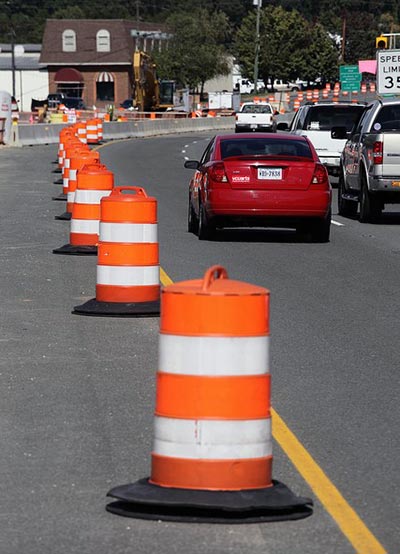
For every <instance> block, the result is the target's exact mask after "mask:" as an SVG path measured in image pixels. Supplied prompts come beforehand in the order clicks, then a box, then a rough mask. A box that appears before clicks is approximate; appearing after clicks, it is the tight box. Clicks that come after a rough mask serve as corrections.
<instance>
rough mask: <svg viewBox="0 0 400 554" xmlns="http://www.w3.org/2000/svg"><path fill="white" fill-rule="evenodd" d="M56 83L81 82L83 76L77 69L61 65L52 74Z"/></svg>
mask: <svg viewBox="0 0 400 554" xmlns="http://www.w3.org/2000/svg"><path fill="white" fill-rule="evenodd" d="M54 81H55V82H56V83H83V77H82V75H81V73H80V72H79V71H78V70H77V69H73V68H72V67H63V68H62V69H59V70H58V71H57V73H56V74H55V76H54Z"/></svg>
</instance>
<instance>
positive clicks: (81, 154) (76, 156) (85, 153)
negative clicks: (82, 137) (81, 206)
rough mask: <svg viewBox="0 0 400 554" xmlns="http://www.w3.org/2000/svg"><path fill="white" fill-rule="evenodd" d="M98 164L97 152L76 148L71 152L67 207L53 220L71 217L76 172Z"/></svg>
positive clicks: (76, 179)
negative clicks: (89, 165)
mask: <svg viewBox="0 0 400 554" xmlns="http://www.w3.org/2000/svg"><path fill="white" fill-rule="evenodd" d="M88 164H96V165H99V164H100V154H99V152H94V151H92V150H89V149H82V148H76V149H75V150H73V151H72V153H71V157H70V161H69V176H68V188H67V207H66V210H65V212H64V213H63V214H61V215H56V216H55V219H62V220H67V221H69V220H70V219H71V217H72V208H73V205H74V201H75V191H76V188H77V185H78V171H80V170H81V169H82V168H83V167H84V166H85V165H88Z"/></svg>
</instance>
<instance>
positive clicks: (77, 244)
mask: <svg viewBox="0 0 400 554" xmlns="http://www.w3.org/2000/svg"><path fill="white" fill-rule="evenodd" d="M113 186H114V174H113V173H112V172H111V171H110V170H108V169H107V167H106V166H105V165H102V164H89V165H85V166H83V167H82V169H81V170H80V171H79V172H78V182H77V188H76V191H75V201H74V205H73V208H72V217H71V227H70V235H69V244H65V245H64V246H62V247H61V248H57V249H55V250H53V253H54V254H77V255H83V254H94V255H95V254H97V244H98V242H99V225H100V200H101V199H102V198H103V197H104V196H108V195H109V194H111V191H112V189H113Z"/></svg>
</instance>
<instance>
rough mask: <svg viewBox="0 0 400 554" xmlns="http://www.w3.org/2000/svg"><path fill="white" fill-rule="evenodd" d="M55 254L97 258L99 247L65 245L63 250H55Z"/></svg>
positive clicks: (62, 247)
mask: <svg viewBox="0 0 400 554" xmlns="http://www.w3.org/2000/svg"><path fill="white" fill-rule="evenodd" d="M53 254H69V255H75V256H96V255H97V246H76V245H74V244H64V246H61V248H56V249H55V250H53Z"/></svg>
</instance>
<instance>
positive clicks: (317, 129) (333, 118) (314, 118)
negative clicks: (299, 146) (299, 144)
mask: <svg viewBox="0 0 400 554" xmlns="http://www.w3.org/2000/svg"><path fill="white" fill-rule="evenodd" d="M364 109H365V104H363V103H352V102H347V103H344V102H343V103H334V102H316V103H315V104H313V103H312V102H311V103H310V102H309V103H306V104H304V105H303V106H300V108H299V110H298V111H297V112H296V115H295V116H294V118H293V120H292V122H291V124H290V126H288V125H287V124H285V123H280V124H278V126H277V127H278V130H284V129H287V128H288V130H289V133H291V134H294V135H302V136H306V137H308V138H309V139H310V140H311V142H312V143H313V145H314V148H315V150H316V151H317V154H318V156H319V159H320V160H321V162H322V163H323V164H324V165H325V167H326V168H327V170H328V173H329V174H330V175H332V176H338V175H339V166H340V155H341V153H342V150H343V148H344V145H345V142H346V139H343V140H338V139H336V140H335V139H333V138H332V137H331V129H332V127H336V126H338V127H340V126H342V125H344V126H345V127H346V129H347V131H348V132H350V131H351V129H352V128H353V127H354V125H355V124H356V123H357V122H358V120H359V118H360V117H361V114H362V113H363V111H364Z"/></svg>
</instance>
